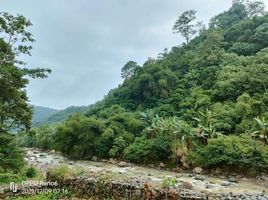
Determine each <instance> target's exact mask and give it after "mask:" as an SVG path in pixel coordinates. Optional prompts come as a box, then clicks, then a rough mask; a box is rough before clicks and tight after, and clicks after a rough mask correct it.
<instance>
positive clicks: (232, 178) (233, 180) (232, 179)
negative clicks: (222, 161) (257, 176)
mask: <svg viewBox="0 0 268 200" xmlns="http://www.w3.org/2000/svg"><path fill="white" fill-rule="evenodd" d="M228 181H229V182H231V183H237V182H238V181H237V180H236V178H235V177H230V178H228Z"/></svg>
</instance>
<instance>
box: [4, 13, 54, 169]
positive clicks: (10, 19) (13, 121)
mask: <svg viewBox="0 0 268 200" xmlns="http://www.w3.org/2000/svg"><path fill="white" fill-rule="evenodd" d="M31 25H32V24H31V22H30V21H29V20H27V19H26V18H25V17H23V16H22V15H17V16H12V15H10V14H8V13H6V12H4V13H0V141H1V142H0V169H2V170H4V172H5V171H14V172H18V171H19V170H20V169H21V168H22V166H23V163H24V161H23V157H22V154H21V152H20V151H19V150H18V149H17V147H16V145H15V144H14V140H13V136H12V135H10V134H9V133H10V131H11V130H29V129H30V127H31V118H32V110H31V108H30V106H29V104H28V98H27V95H26V91H25V88H26V86H27V84H28V82H29V80H28V79H27V77H26V76H30V77H32V78H45V77H47V73H50V70H49V69H40V68H36V69H29V68H22V66H25V65H26V63H24V62H22V61H19V60H18V59H17V58H18V57H19V56H20V55H21V54H24V55H31V54H30V51H31V49H32V46H31V45H30V44H31V43H32V42H34V39H33V36H32V34H31V33H30V32H28V31H27V28H28V27H29V26H31Z"/></svg>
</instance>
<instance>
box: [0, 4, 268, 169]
mask: <svg viewBox="0 0 268 200" xmlns="http://www.w3.org/2000/svg"><path fill="white" fill-rule="evenodd" d="M195 14H196V12H195V11H193V10H190V11H186V12H184V13H183V14H181V15H180V16H179V17H178V20H177V21H176V22H175V24H174V27H173V31H174V32H175V33H179V34H181V35H182V36H183V37H184V38H185V40H186V43H183V44H181V45H179V46H175V47H173V48H172V49H171V50H170V51H168V50H165V51H164V52H163V53H160V54H159V56H158V57H157V58H155V59H152V58H150V59H148V60H147V61H146V62H145V63H144V64H143V66H139V65H138V64H137V63H136V62H135V61H129V62H128V63H127V64H126V65H124V66H123V68H122V74H121V75H122V78H123V79H124V81H123V83H122V84H121V85H119V86H118V87H117V88H115V89H113V90H111V91H110V92H109V93H108V94H107V95H106V96H105V98H104V99H103V100H102V101H99V102H97V103H95V104H94V105H91V106H90V107H88V108H86V109H85V110H83V113H80V114H79V113H77V114H74V115H72V116H71V117H69V118H68V119H67V120H66V121H65V122H63V123H61V124H59V125H57V126H54V125H53V126H41V127H39V128H35V129H31V130H30V131H27V133H23V132H22V133H20V134H19V135H18V136H17V139H16V142H17V144H19V145H20V146H31V147H39V148H42V149H55V150H59V151H61V152H62V153H63V154H65V155H66V156H68V157H70V158H73V159H91V158H92V157H93V156H97V157H98V158H116V159H123V160H127V161H131V162H135V163H146V164H148V163H159V162H164V163H167V164H168V165H172V166H179V167H181V168H183V169H190V168H191V167H195V166H202V167H205V168H207V169H213V168H217V167H221V168H223V169H226V170H229V169H233V170H240V171H242V172H244V173H251V174H255V173H260V172H268V90H267V88H268V14H267V13H266V12H265V8H264V4H263V3H262V2H258V1H251V2H246V3H245V2H244V1H240V0H234V1H233V4H232V7H231V8H230V9H229V10H227V11H225V12H223V13H221V14H219V15H217V16H215V17H213V18H212V19H211V20H210V23H209V25H208V27H205V26H204V25H200V23H198V25H195V23H196V17H195ZM171 29H172V27H171ZM0 42H1V41H0ZM2 43H3V41H2ZM4 44H5V43H3V44H2V45H4ZM0 80H1V79H0ZM0 87H1V85H0ZM0 90H1V89H0ZM1 94H2V93H1ZM1 105H2V103H1ZM2 124H3V123H2ZM1 129H2V130H3V128H1ZM0 141H1V140H0ZM0 146H1V145H0ZM0 148H1V147H0ZM0 158H1V154H0Z"/></svg>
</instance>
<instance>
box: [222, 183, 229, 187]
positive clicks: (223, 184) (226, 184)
mask: <svg viewBox="0 0 268 200" xmlns="http://www.w3.org/2000/svg"><path fill="white" fill-rule="evenodd" d="M230 185H231V183H229V182H223V183H222V184H221V186H223V187H228V186H230Z"/></svg>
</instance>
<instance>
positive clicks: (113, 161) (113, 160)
mask: <svg viewBox="0 0 268 200" xmlns="http://www.w3.org/2000/svg"><path fill="white" fill-rule="evenodd" d="M109 163H111V164H113V165H115V164H116V163H117V162H116V160H115V159H113V158H110V159H109Z"/></svg>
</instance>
